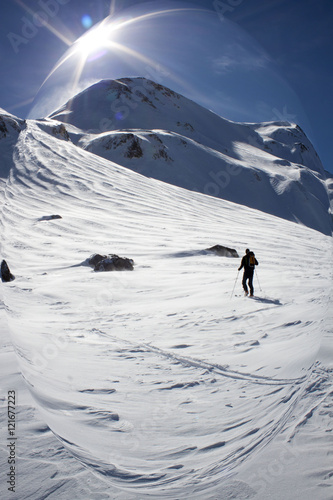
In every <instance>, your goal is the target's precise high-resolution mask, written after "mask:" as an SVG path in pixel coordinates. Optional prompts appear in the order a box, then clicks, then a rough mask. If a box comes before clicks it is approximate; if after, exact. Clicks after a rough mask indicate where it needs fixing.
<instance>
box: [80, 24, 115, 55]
mask: <svg viewBox="0 0 333 500" xmlns="http://www.w3.org/2000/svg"><path fill="white" fill-rule="evenodd" d="M113 29H114V27H113V26H112V24H111V25H110V24H108V25H106V24H103V23H100V24H99V25H97V26H96V27H95V28H93V29H92V30H90V31H89V32H88V33H86V34H84V35H83V36H81V37H80V38H79V39H78V40H76V42H75V43H74V46H73V49H74V52H76V53H79V54H80V55H81V56H82V57H84V58H87V57H89V55H91V54H93V53H94V52H96V51H99V50H100V49H102V48H105V47H106V46H108V45H109V44H110V43H112V40H111V33H112V31H113Z"/></svg>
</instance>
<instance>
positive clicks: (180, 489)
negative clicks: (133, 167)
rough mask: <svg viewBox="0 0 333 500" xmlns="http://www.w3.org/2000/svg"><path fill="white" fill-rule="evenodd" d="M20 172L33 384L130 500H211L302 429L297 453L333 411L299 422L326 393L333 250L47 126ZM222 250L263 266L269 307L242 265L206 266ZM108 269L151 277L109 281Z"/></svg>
mask: <svg viewBox="0 0 333 500" xmlns="http://www.w3.org/2000/svg"><path fill="white" fill-rule="evenodd" d="M14 157H15V165H16V168H15V169H14V170H13V171H12V172H11V176H10V179H9V181H8V182H7V186H6V190H5V200H4V204H3V209H2V224H3V238H2V240H3V256H4V258H6V259H7V261H8V263H9V264H10V267H11V268H12V271H13V273H14V274H15V276H16V280H15V281H14V282H12V283H10V284H6V287H4V302H5V306H6V312H7V318H8V323H9V326H10V328H11V331H12V339H13V342H14V345H15V349H16V352H17V354H18V358H19V362H20V368H21V370H22V374H23V376H24V378H25V380H26V382H27V384H28V386H29V387H30V390H31V392H32V394H33V396H34V398H35V400H36V402H37V404H38V407H39V409H40V411H41V414H42V416H43V418H44V419H45V422H46V423H47V425H48V426H49V427H50V428H51V429H52V431H53V432H54V434H55V435H56V436H58V437H59V438H60V440H61V441H62V443H63V444H64V445H65V447H66V448H67V449H69V450H70V452H71V453H72V454H73V455H74V456H75V457H77V458H78V460H79V461H80V462H82V463H84V464H86V465H88V466H89V467H90V468H91V469H92V470H94V471H95V472H98V473H100V474H101V475H102V476H103V477H104V478H105V479H106V480H107V481H111V483H112V484H114V485H115V486H117V487H119V488H122V489H124V490H125V491H127V492H128V495H130V494H131V492H135V491H139V492H140V497H142V498H143V496H142V495H148V496H149V495H151V496H152V498H157V497H158V498H164V497H165V498H185V497H186V498H188V497H189V496H193V497H194V498H203V495H207V497H205V498H210V497H209V496H208V495H209V493H208V492H211V491H214V488H216V487H218V485H219V484H220V482H221V480H222V479H225V478H227V477H228V476H229V474H230V473H231V472H235V471H237V469H238V468H239V467H240V466H241V465H242V464H243V463H244V462H245V461H247V460H249V459H250V458H251V457H253V456H255V455H256V454H257V453H258V452H259V451H260V450H262V449H263V448H264V447H265V446H266V445H267V444H268V443H269V442H270V441H272V439H273V438H274V437H276V436H278V435H279V434H280V433H281V432H282V430H283V429H285V428H286V426H287V427H288V425H289V422H290V419H292V420H293V421H295V423H294V430H293V431H291V434H290V440H293V439H295V436H297V433H298V430H299V429H300V428H301V427H303V426H304V425H306V422H307V421H308V420H309V419H310V418H311V416H312V414H313V412H314V411H315V409H316V404H317V403H315V404H314V406H313V407H311V408H307V411H306V413H305V415H300V416H299V418H298V419H297V418H295V413H296V415H297V408H298V406H299V404H300V401H302V398H304V395H307V394H309V393H312V392H315V390H316V389H317V388H318V384H319V385H320V384H321V383H322V380H323V376H322V374H321V376H320V377H317V375H318V370H320V369H319V368H318V366H317V364H316V356H317V354H318V351H319V349H320V344H321V332H322V331H324V330H325V328H327V325H326V321H327V320H326V317H327V309H328V307H329V298H330V297H329V293H328V291H327V288H329V286H328V285H329V279H330V277H329V276H327V269H328V266H329V258H330V248H331V238H329V237H326V236H324V235H322V234H320V233H318V232H315V231H313V230H311V229H308V228H305V227H303V226H300V225H296V224H293V223H291V222H288V221H284V220H282V219H278V218H276V217H273V216H270V215H267V214H264V213H262V212H259V211H256V210H252V209H248V208H246V207H244V206H239V205H235V204H233V203H230V202H226V201H224V200H219V199H215V198H210V197H207V196H204V195H201V194H198V193H193V192H192V193H190V192H187V191H185V190H182V189H180V188H177V187H173V186H169V185H167V184H163V183H161V182H159V181H156V180H153V179H147V178H145V177H142V176H140V175H138V174H136V173H134V172H131V171H129V170H126V169H124V168H122V167H120V166H118V165H115V164H112V163H111V162H108V161H106V160H104V159H101V158H98V157H97V156H94V155H92V154H90V153H87V152H85V151H82V150H79V149H77V148H76V147H75V146H74V145H72V144H70V143H67V142H65V141H60V140H57V139H55V138H53V137H51V136H48V135H47V134H45V133H43V132H41V131H40V130H39V128H38V127H37V125H35V124H33V123H32V122H31V123H29V125H28V126H27V129H26V130H25V131H23V132H22V133H21V136H20V139H19V142H18V144H17V146H16V150H15V156H14ZM51 214H60V215H61V217H62V219H54V220H52V219H50V220H47V218H48V216H49V215H51ZM216 243H221V244H226V245H227V246H230V247H233V248H237V250H238V251H239V252H243V250H244V249H245V248H246V246H248V245H251V248H253V249H254V250H255V252H256V255H257V258H258V260H259V264H260V265H259V267H258V274H257V277H255V280H254V285H255V288H256V293H257V294H258V296H257V297H254V298H253V299H250V298H245V297H243V296H242V295H241V275H239V276H238V282H237V286H236V292H235V296H234V297H232V298H231V296H230V295H231V290H232V288H233V286H234V282H235V279H236V275H237V267H238V265H239V260H238V259H237V260H235V259H227V258H222V257H217V256H215V255H209V254H205V255H204V254H202V253H200V250H204V249H205V248H208V247H209V246H211V245H213V244H216ZM95 252H96V253H117V254H119V255H122V256H127V257H130V258H133V259H134V261H135V270H134V272H127V273H125V272H124V273H94V272H93V271H92V269H91V268H90V267H88V266H86V265H84V262H85V260H86V259H87V257H89V256H90V255H91V254H93V253H95ZM181 252H184V253H183V255H184V256H183V257H181V256H180V255H181ZM314 262H315V265H313V264H314ZM305 270H306V271H305ZM305 276H307V277H306V279H305ZM257 278H259V279H260V285H261V287H262V288H263V291H262V292H260V291H259V288H260V286H259V283H258V279H257ZM316 370H317V371H316ZM316 384H317V386H316ZM325 394H326V393H325ZM324 397H326V395H323V398H324ZM184 492H186V494H185V496H182V495H184ZM205 492H206V493H205ZM243 493H244V492H243ZM128 498H131V497H130V496H129V497H128ZM212 498H215V497H214V496H213V497H212ZM239 498H241V497H239ZM244 498H246V497H244ZM248 498H250V496H249V497H248Z"/></svg>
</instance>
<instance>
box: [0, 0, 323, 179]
mask: <svg viewBox="0 0 333 500" xmlns="http://www.w3.org/2000/svg"><path fill="white" fill-rule="evenodd" d="M143 3H145V2H141V1H132V0H112V1H111V0H7V1H6V3H5V7H2V12H1V19H0V61H1V65H0V68H1V95H0V107H2V108H4V109H6V110H7V111H9V112H12V113H13V114H16V115H17V116H20V117H26V116H27V114H28V113H29V111H30V109H31V105H32V99H33V98H34V96H35V95H36V93H37V92H38V89H39V88H40V86H41V84H42V83H43V81H44V80H45V78H46V77H47V76H48V74H49V73H50V71H51V70H52V68H53V67H54V65H55V64H56V63H57V61H58V60H59V59H60V58H61V57H62V56H63V55H64V53H65V52H66V51H67V50H68V48H69V47H70V45H71V43H73V42H74V41H75V40H76V39H77V38H78V37H79V36H81V35H82V34H84V32H85V31H86V30H87V29H88V28H89V27H90V26H91V25H95V24H96V23H98V22H99V21H101V20H102V19H103V18H105V17H106V16H108V15H109V14H110V12H113V13H114V14H116V15H121V14H122V12H123V11H124V10H125V9H127V8H130V7H133V6H134V7H137V6H139V4H143ZM154 4H155V5H156V2H154ZM182 4H183V5H188V6H189V7H190V6H197V7H204V8H205V9H209V10H211V12H212V13H213V14H214V16H215V18H216V20H217V21H218V20H220V21H222V20H223V21H225V23H224V25H225V24H226V23H229V24H228V27H229V28H230V26H231V27H232V26H234V27H235V28H234V34H233V35H232V36H233V40H231V41H230V45H231V43H232V45H233V49H232V50H233V52H232V57H230V55H228V54H225V53H224V54H223V56H218V52H216V53H215V48H216V47H215V48H214V43H216V39H215V40H214V39H213V38H212V40H211V46H210V45H209V40H207V38H209V37H208V36H207V31H206V32H203V33H202V35H201V36H202V37H203V36H204V37H205V43H201V40H196V43H197V45H196V47H197V48H196V49H195V50H192V51H191V52H190V51H189V52H188V53H187V54H186V64H188V68H187V71H186V78H187V79H188V80H190V81H189V85H192V87H196V89H197V90H198V96H199V93H201V94H200V95H201V97H202V96H203V94H204V89H205V88H206V89H207V92H206V96H207V103H206V102H204V99H203V98H202V99H201V104H204V105H205V104H206V105H207V107H210V109H213V105H214V103H213V99H215V100H216V104H217V105H218V106H217V107H216V108H215V109H214V111H216V112H218V113H219V114H222V116H225V117H226V118H229V119H233V120H236V121H258V119H259V118H260V117H261V116H262V117H268V118H269V119H270V118H271V119H276V120H278V119H287V120H288V119H289V120H291V121H296V122H299V124H300V125H301V126H302V128H304V130H305V131H306V133H307V134H308V135H309V137H310V139H311V140H312V142H313V143H314V145H315V147H316V149H317V152H318V154H319V156H320V158H321V160H322V162H323V164H324V167H325V168H326V169H327V170H329V171H331V172H333V152H332V129H333V127H332V112H333V95H332V90H333V89H332V87H333V86H332V81H333V78H332V77H333V64H332V61H333V36H332V24H333V2H332V0H269V1H267V0H220V1H214V0H212V1H202V0H192V1H190V2H189V1H187V0H182ZM183 19H185V18H183ZM41 21H43V22H44V23H45V22H46V26H45V25H42V22H41ZM183 22H184V36H185V33H186V29H185V28H186V26H185V24H186V19H185V20H184V21H183ZM221 26H222V23H221ZM172 28H173V27H170V35H168V36H170V44H166V43H164V44H163V45H160V47H165V46H166V45H168V48H169V49H170V50H169V56H168V57H170V58H172V49H173V50H174V51H176V50H177V48H178V47H179V45H178V46H177V44H176V43H175V44H174V45H172V42H173V41H174V40H175V39H176V36H175V33H174V32H173V30H172ZM179 31H182V30H179ZM138 33H139V32H138ZM179 36H180V35H179ZM186 36H187V38H184V39H182V38H179V37H178V43H180V42H181V43H187V42H184V40H187V41H188V43H189V45H190V44H192V46H193V47H194V45H193V44H195V40H192V37H191V35H190V31H188V32H187V35H186ZM247 37H248V38H247ZM235 39H237V40H240V42H239V43H237V44H236V43H235ZM202 42H203V39H202ZM252 42H253V48H252V49H250V52H249V49H248V45H249V44H250V45H252ZM255 43H257V44H258V46H257V47H255V45H254V44H255ZM169 45H170V47H169ZM200 45H202V46H203V49H202V52H200V50H199V47H200ZM193 47H192V48H193ZM208 48H209V52H207V50H208ZM204 49H205V50H206V54H209V55H211V57H210V58H209V56H205V55H204V54H205V52H204ZM261 49H262V50H261ZM160 52H162V51H160ZM194 53H195V55H194V57H193V64H192V61H189V59H190V57H189V56H188V54H194ZM230 54H231V52H230ZM200 57H202V58H204V60H205V64H203V65H202V71H201V72H200V71H198V68H199V66H198V61H199V60H200ZM202 61H203V59H202ZM267 61H269V67H268V66H267V64H266V63H267ZM169 62H170V61H169ZM177 62H178V63H179V64H181V59H179V58H178V61H177ZM208 62H209V64H210V65H211V66H213V65H214V68H215V73H214V74H215V75H217V74H219V75H220V78H222V77H223V79H221V80H214V81H211V80H210V78H211V74H209V73H207V64H208ZM190 63H191V64H190ZM240 67H241V68H242V71H243V73H241V72H240V71H239V69H240ZM263 68H264V69H265V71H263ZM272 68H273V69H272ZM192 69H193V73H192ZM250 69H251V71H250ZM244 71H247V73H246V74H245V73H244ZM272 72H273V73H274V76H271V75H272V74H273V73H272ZM200 75H201V77H200ZM277 75H278V76H277ZM111 76H113V75H111ZM117 76H133V75H117ZM140 76H141V75H140ZM184 76H185V75H184ZM244 80H246V83H247V87H246V85H245V81H244ZM221 82H222V84H221ZM272 82H273V83H272ZM164 83H165V84H169V86H171V87H173V88H174V90H177V91H180V90H182V88H181V87H180V88H177V85H176V84H174V85H172V84H171V83H169V82H168V81H165V82H164ZM219 85H220V86H221V89H220V91H218V89H217V87H218V86H219ZM224 85H225V87H226V89H229V90H228V92H229V93H226V92H224V90H225V89H224V88H223V86H224ZM213 87H214V89H215V91H216V92H213V91H212V88H213ZM199 89H200V90H199ZM231 89H232V91H231ZM260 92H261V93H262V96H263V98H262V102H261V103H260V105H261V106H262V109H261V110H258V102H257V104H256V108H254V107H253V102H254V101H255V99H256V98H257V96H258V93H260ZM183 93H185V94H186V91H183ZM272 93H274V94H275V95H277V94H280V96H279V99H277V100H276V101H275V100H274V98H273V97H272V95H270V94H272ZM292 96H295V98H293V97H292ZM189 97H191V98H195V93H192V94H190V95H189ZM293 99H294V102H295V106H293V103H292V100H293ZM198 100H199V101H200V98H199V97H198ZM296 101H297V104H296ZM265 106H266V108H267V107H268V108H269V113H270V115H271V116H270V115H269V114H267V109H266V110H265V109H264V108H265ZM237 107H238V109H237ZM259 111H261V112H259ZM265 113H266V114H265ZM252 115H253V116H252Z"/></svg>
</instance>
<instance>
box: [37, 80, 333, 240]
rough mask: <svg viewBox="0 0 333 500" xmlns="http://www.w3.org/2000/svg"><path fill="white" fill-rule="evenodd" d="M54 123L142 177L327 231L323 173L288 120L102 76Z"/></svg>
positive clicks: (55, 115) (60, 112) (313, 153)
mask: <svg viewBox="0 0 333 500" xmlns="http://www.w3.org/2000/svg"><path fill="white" fill-rule="evenodd" d="M54 120H57V121H58V122H63V123H65V125H66V127H67V129H68V133H69V137H71V139H72V141H73V142H74V143H75V144H77V145H78V146H79V147H81V148H83V149H85V150H87V151H90V152H92V153H94V154H97V155H99V156H101V157H103V158H106V159H107V160H111V161H113V162H115V163H118V164H120V165H123V166H125V167H126V168H130V169H132V170H134V171H136V172H138V173H140V174H142V175H145V176H147V177H153V178H156V179H158V180H161V181H164V182H167V183H169V184H173V185H176V186H179V187H182V188H185V189H189V190H192V191H198V192H201V193H203V194H206V195H210V196H215V197H218V198H223V199H225V200H229V201H233V202H236V203H238V204H241V205H246V206H248V207H251V208H256V209H259V210H261V211H264V212H267V213H270V214H273V215H276V216H278V217H282V218H285V219H288V220H291V221H295V222H301V223H302V224H304V225H306V226H309V227H311V228H313V229H316V230H319V231H321V232H323V233H325V234H331V231H332V225H331V217H330V216H329V213H328V211H329V198H328V193H327V187H326V185H325V172H324V169H323V166H322V164H321V162H320V159H319V158H318V155H317V153H316V151H315V150H314V148H313V146H312V144H311V142H310V141H309V139H308V138H307V137H306V135H305V134H304V132H303V131H302V130H301V128H300V127H299V126H297V125H296V124H292V123H289V122H267V123H258V124H255V123H236V122H232V121H229V120H226V119H224V118H222V117H220V116H218V115H216V114H215V113H213V112H211V111H209V110H207V109H205V108H203V107H202V106H200V105H199V104H197V103H195V102H193V101H191V100H189V99H187V98H186V97H184V96H182V95H180V94H177V93H176V92H174V91H173V90H171V89H169V88H167V87H164V86H163V85H160V84H157V83H155V82H153V81H151V80H147V79H145V78H122V79H120V80H102V81H100V82H98V83H96V84H95V85H92V86H91V87H89V88H88V89H86V90H84V91H83V92H81V93H80V94H78V95H76V96H74V97H73V98H72V99H71V100H70V101H68V102H67V103H66V104H65V105H64V106H63V107H62V108H61V109H59V110H58V111H56V112H54V113H52V115H50V117H49V121H51V122H52V121H54ZM44 126H45V124H44ZM74 127H75V128H74Z"/></svg>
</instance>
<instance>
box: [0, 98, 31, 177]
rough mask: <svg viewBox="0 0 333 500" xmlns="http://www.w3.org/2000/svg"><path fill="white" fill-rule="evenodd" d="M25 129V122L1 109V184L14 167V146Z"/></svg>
mask: <svg viewBox="0 0 333 500" xmlns="http://www.w3.org/2000/svg"><path fill="white" fill-rule="evenodd" d="M24 127H25V120H21V119H20V118H17V117H16V116H14V115H12V114H10V113H7V111H5V110H4V109H2V108H0V158H1V162H0V184H1V181H2V182H3V180H4V179H6V178H7V176H8V174H9V171H10V169H11V167H12V165H13V161H12V157H13V146H14V145H15V144H16V141H17V138H18V135H19V133H20V132H21V130H23V128H24Z"/></svg>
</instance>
